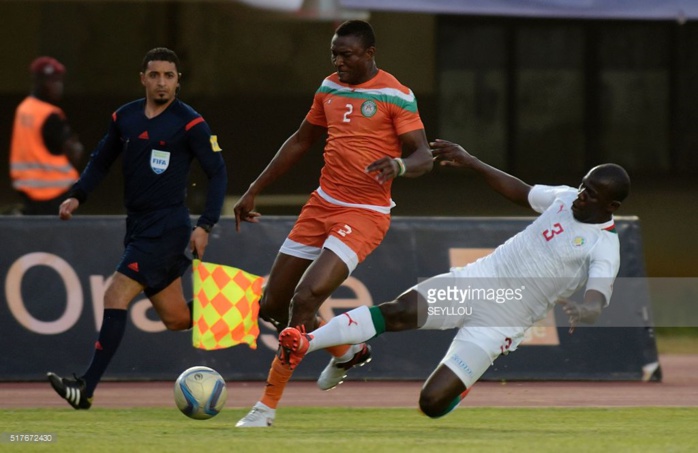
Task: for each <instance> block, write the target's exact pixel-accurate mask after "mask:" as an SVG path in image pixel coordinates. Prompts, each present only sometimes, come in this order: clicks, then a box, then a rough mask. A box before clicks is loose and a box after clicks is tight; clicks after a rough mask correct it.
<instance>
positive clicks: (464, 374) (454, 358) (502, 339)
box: [408, 271, 527, 388]
mask: <svg viewBox="0 0 698 453" xmlns="http://www.w3.org/2000/svg"><path fill="white" fill-rule="evenodd" d="M461 278H463V275H462V274H461V273H460V272H454V271H451V272H448V273H445V274H441V275H437V276H435V277H432V278H430V279H428V280H427V281H426V282H422V283H420V284H418V285H415V286H413V287H412V288H411V290H415V291H418V292H419V293H420V294H421V295H422V297H423V298H424V299H425V300H428V297H429V294H427V291H428V290H429V289H430V288H445V287H447V286H457V285H458V284H459V279H461ZM436 281H438V285H433V283H434V282H436ZM430 282H431V283H432V285H430V284H429V283H430ZM475 282H476V281H475V280H473V283H475ZM425 283H426V284H425ZM408 291H409V290H408ZM434 306H439V307H440V308H442V309H448V310H453V311H452V312H449V313H448V314H446V315H443V314H440V315H434V314H430V312H428V314H427V316H426V319H425V320H424V323H423V324H422V326H421V327H420V329H421V330H446V329H453V328H457V329H458V332H457V333H456V335H455V337H454V339H453V342H452V343H451V346H450V347H449V349H448V351H447V352H446V355H445V356H444V358H443V359H442V360H441V363H442V364H444V365H446V366H448V367H449V369H451V370H452V371H453V372H454V373H455V374H456V375H457V376H458V377H459V378H460V379H461V381H463V383H464V384H465V386H466V388H470V386H471V385H472V384H474V383H475V382H476V381H477V380H478V379H479V378H480V377H481V376H482V375H483V373H484V372H485V371H487V368H489V367H490V366H491V365H492V363H493V362H494V361H495V359H496V358H497V357H499V356H500V354H508V353H509V352H510V351H515V350H516V348H517V347H518V345H519V344H520V343H521V342H522V341H523V339H524V333H525V331H526V328H527V327H526V325H525V324H526V323H525V322H520V321H519V317H520V312H519V310H518V308H519V307H514V311H513V312H512V311H510V310H507V308H508V307H506V306H505V305H497V306H494V308H492V309H487V308H486V309H481V308H482V306H478V305H475V306H474V309H473V311H472V312H469V313H468V312H465V311H464V307H465V306H464V305H463V304H461V303H460V302H459V301H457V300H455V299H454V300H452V301H443V300H441V301H439V303H438V304H434V305H431V304H430V307H429V308H431V307H434ZM509 307H511V305H510V306H509ZM458 310H461V311H463V313H462V314H459V312H458ZM421 321H422V320H420V322H421Z"/></svg>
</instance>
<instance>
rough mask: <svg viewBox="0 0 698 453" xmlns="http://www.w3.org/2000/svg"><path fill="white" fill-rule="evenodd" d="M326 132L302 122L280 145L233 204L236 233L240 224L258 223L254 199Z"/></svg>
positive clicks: (323, 129) (322, 128)
mask: <svg viewBox="0 0 698 453" xmlns="http://www.w3.org/2000/svg"><path fill="white" fill-rule="evenodd" d="M326 130H327V129H325V128H324V127H320V126H316V125H314V124H311V123H309V122H307V121H306V120H303V122H302V123H301V125H300V127H299V128H298V130H297V131H296V132H294V133H293V135H291V136H290V137H289V138H288V139H287V140H286V141H285V142H284V144H283V145H281V148H279V150H278V151H277V152H276V155H275V156H274V157H273V158H272V160H271V161H270V162H269V164H268V165H267V166H266V168H265V169H264V170H263V171H262V173H260V175H259V176H258V177H257V179H255V180H254V182H252V184H250V187H249V188H248V189H247V191H246V192H245V193H244V194H243V195H242V197H240V199H239V200H238V202H237V203H235V207H234V208H233V212H234V213H235V229H236V231H240V222H251V223H257V222H258V221H259V217H260V216H261V214H260V213H259V212H256V211H255V210H254V201H255V197H256V196H257V195H258V194H259V193H261V192H262V190H264V188H265V187H267V186H268V185H269V184H271V183H272V182H274V181H276V180H277V179H278V178H279V177H280V176H281V175H283V174H285V173H286V172H287V171H288V170H289V169H290V168H291V167H293V166H294V165H295V164H296V162H298V160H300V158H301V157H303V155H304V154H305V153H306V152H308V150H309V149H310V147H311V146H312V145H313V144H314V143H315V142H317V141H318V140H319V139H320V137H322V135H323V134H324V133H325V132H326Z"/></svg>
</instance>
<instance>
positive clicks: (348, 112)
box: [342, 104, 354, 123]
mask: <svg viewBox="0 0 698 453" xmlns="http://www.w3.org/2000/svg"><path fill="white" fill-rule="evenodd" d="M345 107H346V108H347V111H346V112H344V119H343V120H342V121H343V122H345V123H348V122H350V121H351V118H349V115H351V112H353V111H354V106H353V105H351V104H346V105H345Z"/></svg>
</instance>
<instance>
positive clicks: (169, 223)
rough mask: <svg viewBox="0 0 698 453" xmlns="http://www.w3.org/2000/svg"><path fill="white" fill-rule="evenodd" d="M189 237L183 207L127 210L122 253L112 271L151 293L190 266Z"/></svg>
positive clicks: (189, 222) (185, 209) (187, 211)
mask: <svg viewBox="0 0 698 453" xmlns="http://www.w3.org/2000/svg"><path fill="white" fill-rule="evenodd" d="M190 238H191V219H190V218H189V210H188V209H187V207H186V206H177V207H173V208H165V209H159V210H157V211H153V212H148V213H143V214H132V213H131V214H129V215H128V217H127V218H126V236H125V237H124V253H123V255H122V256H121V262H120V263H119V265H118V266H117V268H116V270H117V271H118V272H120V273H122V274H124V275H125V276H127V277H129V278H131V279H133V280H136V281H137V282H139V283H140V284H142V285H143V286H144V287H145V289H144V291H143V292H144V293H145V295H146V296H148V297H150V296H153V295H155V294H157V293H159V292H160V291H162V290H163V289H165V288H167V287H168V286H169V285H170V283H172V282H173V281H175V280H176V279H177V278H178V277H181V276H182V275H183V274H184V272H185V271H186V270H187V268H188V267H189V266H190V265H191V259H190V258H189V257H188V256H187V255H186V250H187V249H188V247H189V239H190Z"/></svg>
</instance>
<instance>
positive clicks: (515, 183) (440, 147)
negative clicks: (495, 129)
mask: <svg viewBox="0 0 698 453" xmlns="http://www.w3.org/2000/svg"><path fill="white" fill-rule="evenodd" d="M430 145H431V150H432V154H433V156H434V158H435V159H436V161H437V162H439V164H440V165H446V166H452V167H463V168H469V169H471V170H473V171H475V172H477V173H478V174H480V175H481V176H482V177H483V178H484V179H485V182H486V183H487V185H489V186H490V187H491V188H492V189H494V190H495V191H496V192H498V193H500V194H502V195H503V196H504V197H505V198H507V199H509V200H511V201H513V202H514V203H516V204H518V205H520V206H524V207H527V208H528V207H530V205H529V203H528V193H529V192H530V190H531V186H530V185H528V184H526V183H525V182H523V181H522V180H520V179H519V178H517V177H515V176H512V175H510V174H509V173H506V172H503V171H502V170H499V169H498V168H495V167H493V166H491V165H489V164H486V163H484V162H482V161H481V160H480V159H478V158H477V157H475V156H473V155H472V154H470V153H468V152H467V151H466V150H465V149H463V147H462V146H460V145H458V144H456V143H453V142H449V141H447V140H441V139H436V140H435V141H433V142H431V143H430Z"/></svg>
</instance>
